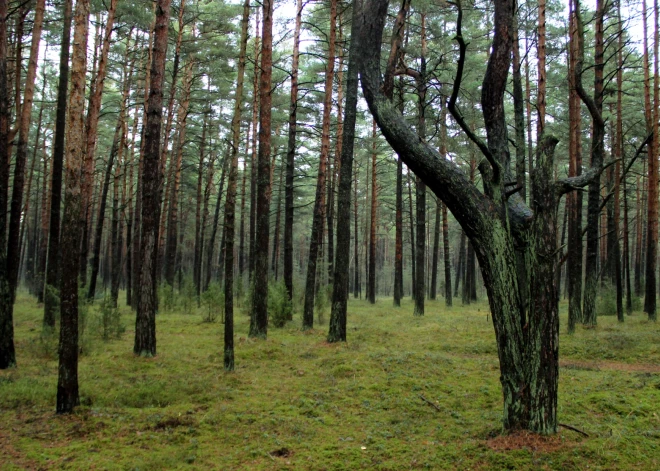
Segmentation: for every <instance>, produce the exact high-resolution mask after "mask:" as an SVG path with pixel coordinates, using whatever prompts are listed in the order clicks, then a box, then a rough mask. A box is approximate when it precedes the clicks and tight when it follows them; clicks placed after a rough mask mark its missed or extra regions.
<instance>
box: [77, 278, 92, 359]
mask: <svg viewBox="0 0 660 471" xmlns="http://www.w3.org/2000/svg"><path fill="white" fill-rule="evenodd" d="M89 306H90V303H89V301H88V300H87V293H86V292H85V287H84V286H81V287H80V288H79V289H78V351H79V353H80V354H81V355H89V354H90V353H91V352H92V339H91V336H90V335H89V332H88V330H89V329H88V327H89V320H90V316H89Z"/></svg>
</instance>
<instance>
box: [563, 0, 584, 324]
mask: <svg viewBox="0 0 660 471" xmlns="http://www.w3.org/2000/svg"><path fill="white" fill-rule="evenodd" d="M569 8H570V13H569V16H570V20H569V21H570V42H569V67H568V70H569V71H568V84H569V105H568V113H569V118H568V121H569V134H568V153H569V163H568V176H569V177H576V176H580V175H581V174H582V155H581V154H582V142H581V141H582V139H581V135H582V133H581V131H580V121H581V113H580V97H579V96H578V93H577V90H576V82H575V68H576V64H577V60H578V57H577V55H578V53H579V50H578V38H577V33H578V31H577V22H576V17H575V11H574V9H573V8H574V6H573V2H569ZM566 197H567V198H568V200H567V201H568V211H569V219H568V249H567V267H568V280H567V284H568V332H569V333H572V332H574V331H575V324H576V323H577V322H582V192H579V191H576V192H572V193H569V194H568V195H566Z"/></svg>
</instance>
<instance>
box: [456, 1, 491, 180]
mask: <svg viewBox="0 0 660 471" xmlns="http://www.w3.org/2000/svg"><path fill="white" fill-rule="evenodd" d="M449 4H451V5H455V6H456V8H457V9H458V16H457V17H456V36H455V37H454V39H455V40H456V42H457V43H458V50H459V56H458V63H457V65H456V78H455V79H454V87H453V89H452V92H451V97H450V98H449V102H448V103H447V109H448V110H449V112H450V113H451V115H452V116H453V117H454V120H455V121H456V123H457V124H458V125H459V126H460V127H461V129H463V131H464V132H465V134H466V135H467V136H468V138H469V139H470V140H471V141H472V142H474V143H475V144H476V145H477V147H479V150H480V151H481V153H482V154H483V155H484V156H485V157H486V159H487V160H488V162H489V163H490V165H491V167H492V168H493V180H495V181H497V180H498V179H499V175H500V167H499V164H498V163H497V162H496V161H495V158H494V157H493V154H492V153H491V152H490V149H489V148H488V145H487V144H486V143H485V142H484V141H483V140H482V139H481V138H480V137H479V136H477V135H476V134H475V133H474V131H472V129H471V128H470V126H468V124H467V123H466V122H465V118H464V117H463V115H462V114H461V112H460V111H459V109H458V108H457V107H456V100H457V99H458V92H459V90H460V88H461V81H462V80H463V68H464V67H465V53H466V51H467V43H466V42H465V40H464V39H463V33H462V31H461V26H462V22H463V8H462V7H461V0H456V1H455V2H453V1H450V2H449Z"/></svg>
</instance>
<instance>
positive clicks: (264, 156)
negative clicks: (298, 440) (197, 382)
mask: <svg viewBox="0 0 660 471" xmlns="http://www.w3.org/2000/svg"><path fill="white" fill-rule="evenodd" d="M260 55H261V67H260V69H261V74H260V78H259V107H260V111H259V153H258V159H257V185H256V190H257V193H256V198H255V200H256V208H255V209H256V214H255V217H256V222H255V229H256V234H255V247H254V254H253V260H254V274H253V279H254V290H253V296H252V313H251V315H250V337H259V338H266V333H267V331H268V239H269V237H270V234H269V226H270V194H271V181H270V180H271V177H270V154H271V104H272V96H271V86H272V84H271V82H272V74H273V0H265V2H264V4H263V28H262V36H261V54H260Z"/></svg>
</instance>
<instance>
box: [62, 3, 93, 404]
mask: <svg viewBox="0 0 660 471" xmlns="http://www.w3.org/2000/svg"><path fill="white" fill-rule="evenodd" d="M74 18H75V20H74V21H75V29H74V34H73V60H72V61H71V92H70V94H69V106H68V108H69V112H68V115H67V137H66V157H67V158H66V173H65V177H64V178H65V195H64V214H63V216H62V226H63V227H66V228H67V230H66V231H62V239H61V242H62V246H63V247H74V248H77V247H79V246H80V242H81V238H82V232H83V225H84V224H85V215H84V212H83V205H82V203H83V202H82V175H81V170H82V169H83V166H84V147H83V142H84V138H85V136H84V127H83V110H84V107H85V72H86V65H87V29H88V21H89V0H77V1H76V12H75V16H74ZM61 265H62V283H61V286H60V299H61V304H60V306H61V321H60V343H59V368H58V380H57V409H56V410H57V412H58V413H60V414H61V413H70V412H72V411H73V408H74V407H76V406H77V405H79V404H80V398H79V396H78V275H79V271H80V260H79V259H78V257H75V256H74V257H62V263H61Z"/></svg>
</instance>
